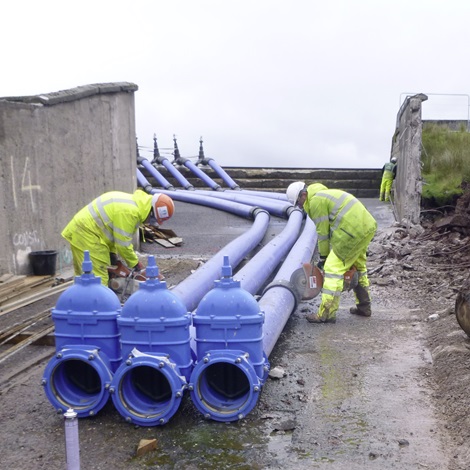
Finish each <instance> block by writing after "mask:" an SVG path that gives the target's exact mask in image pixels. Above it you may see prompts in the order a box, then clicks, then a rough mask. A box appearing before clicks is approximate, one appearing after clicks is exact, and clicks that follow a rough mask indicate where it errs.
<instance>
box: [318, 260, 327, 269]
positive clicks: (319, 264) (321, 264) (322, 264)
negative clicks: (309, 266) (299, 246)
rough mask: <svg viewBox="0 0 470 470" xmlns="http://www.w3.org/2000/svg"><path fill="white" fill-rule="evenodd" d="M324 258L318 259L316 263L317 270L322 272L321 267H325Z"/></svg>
mask: <svg viewBox="0 0 470 470" xmlns="http://www.w3.org/2000/svg"><path fill="white" fill-rule="evenodd" d="M325 261H326V258H320V261H318V263H317V268H318V269H321V270H323V266H325Z"/></svg>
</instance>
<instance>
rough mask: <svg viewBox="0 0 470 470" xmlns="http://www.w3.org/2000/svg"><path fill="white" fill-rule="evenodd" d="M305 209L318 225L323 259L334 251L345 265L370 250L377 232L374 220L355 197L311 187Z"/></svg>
mask: <svg viewBox="0 0 470 470" xmlns="http://www.w3.org/2000/svg"><path fill="white" fill-rule="evenodd" d="M303 208H304V210H305V212H307V214H308V215H309V217H310V218H311V219H312V220H313V222H315V225H316V228H317V234H318V250H319V252H320V256H321V257H326V256H328V253H329V252H330V249H332V250H333V251H334V253H335V254H336V256H338V258H340V259H341V260H343V261H345V260H346V259H349V258H351V257H353V256H355V255H356V254H357V253H359V252H360V251H361V250H364V249H366V248H367V245H368V244H369V242H370V240H371V239H372V237H373V235H374V234H375V232H376V230H377V222H376V221H375V219H374V217H372V215H371V214H370V213H369V211H368V210H367V209H366V208H365V207H364V205H363V204H362V203H361V202H360V201H358V200H357V199H356V198H355V197H354V196H353V195H352V194H349V193H347V192H345V191H342V190H340V189H328V188H327V187H326V186H324V185H323V184H320V183H314V184H311V185H309V186H308V188H307V199H306V201H305V203H304V207H303Z"/></svg>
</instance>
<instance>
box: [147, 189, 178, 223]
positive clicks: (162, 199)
mask: <svg viewBox="0 0 470 470" xmlns="http://www.w3.org/2000/svg"><path fill="white" fill-rule="evenodd" d="M152 210H153V215H154V217H155V218H156V219H157V223H158V225H161V224H162V223H163V222H165V220H168V219H169V218H170V217H171V216H172V215H173V213H174V212H175V204H174V202H173V199H171V197H169V196H167V195H166V194H161V193H156V194H154V195H153V196H152Z"/></svg>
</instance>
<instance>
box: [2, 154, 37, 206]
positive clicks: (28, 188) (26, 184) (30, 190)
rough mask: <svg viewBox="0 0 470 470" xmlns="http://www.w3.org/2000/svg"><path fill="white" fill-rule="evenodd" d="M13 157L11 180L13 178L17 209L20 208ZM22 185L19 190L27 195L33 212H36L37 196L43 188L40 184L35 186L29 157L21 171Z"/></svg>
mask: <svg viewBox="0 0 470 470" xmlns="http://www.w3.org/2000/svg"><path fill="white" fill-rule="evenodd" d="M13 163H14V162H13V155H11V156H10V165H11V178H12V181H11V182H12V185H11V187H12V191H13V203H14V204H15V209H16V208H18V194H17V185H16V178H15V166H14V165H13ZM20 181H21V184H20V186H19V189H20V191H21V192H22V193H26V194H27V195H28V197H29V199H30V201H31V208H32V210H33V212H36V202H35V197H34V196H35V194H36V192H37V191H41V186H40V185H39V184H33V178H32V177H31V163H30V159H29V157H26V158H25V161H24V166H23V169H22V171H21V177H20Z"/></svg>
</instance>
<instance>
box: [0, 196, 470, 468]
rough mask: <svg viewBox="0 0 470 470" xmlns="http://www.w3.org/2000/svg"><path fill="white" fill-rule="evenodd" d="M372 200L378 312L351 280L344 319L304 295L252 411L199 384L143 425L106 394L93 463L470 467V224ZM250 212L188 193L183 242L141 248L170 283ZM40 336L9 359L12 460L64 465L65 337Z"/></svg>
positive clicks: (2, 445)
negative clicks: (49, 384)
mask: <svg viewBox="0 0 470 470" xmlns="http://www.w3.org/2000/svg"><path fill="white" fill-rule="evenodd" d="M364 202H365V203H366V204H367V205H368V206H369V207H370V209H371V211H372V213H373V214H374V215H375V216H376V218H377V220H378V222H379V231H378V233H377V236H376V237H375V239H374V241H373V242H372V244H371V246H370V253H369V270H370V280H371V284H372V285H371V294H372V299H373V315H372V317H370V318H363V317H357V316H353V315H350V314H349V307H351V306H352V305H353V304H354V299H353V295H352V293H351V292H349V293H348V292H346V293H343V295H342V299H341V306H340V310H339V312H338V315H337V323H336V324H324V325H312V324H309V323H307V321H306V320H305V318H304V317H305V314H306V313H307V312H310V311H313V310H315V309H316V307H317V306H318V303H319V298H316V299H313V300H310V301H304V302H302V303H300V304H299V306H298V308H297V310H296V311H295V312H294V313H293V314H292V315H291V317H290V319H289V320H288V322H287V324H286V326H285V328H284V329H283V331H282V333H281V335H280V337H279V340H278V342H277V344H276V346H275V348H274V350H273V352H272V353H271V355H270V357H269V361H270V364H271V369H272V370H275V371H277V372H278V374H277V378H268V380H267V382H266V384H265V385H264V387H263V390H262V392H261V394H260V398H259V401H258V404H257V405H256V406H255V408H254V409H253V411H252V412H251V413H250V414H249V415H248V416H247V417H246V418H245V419H243V420H241V421H237V422H233V423H220V422H215V421H206V420H204V418H203V416H202V415H201V414H200V413H199V412H198V411H197V410H196V409H195V407H194V406H193V404H192V402H191V399H190V397H189V395H187V396H185V398H184V400H183V402H182V406H181V407H180V409H179V410H178V411H177V413H176V414H175V415H174V417H173V418H172V419H171V420H170V422H169V423H168V424H166V425H164V426H157V427H139V426H135V425H132V424H129V423H127V422H125V421H124V419H123V418H122V417H121V416H120V415H119V413H118V412H117V411H116V409H115V408H114V407H113V404H112V402H111V401H110V402H108V404H107V405H106V406H105V407H104V408H103V409H102V410H101V412H100V413H99V414H98V415H97V416H95V417H93V418H86V419H81V420H79V437H80V457H81V468H82V469H83V470H85V469H93V470H98V469H103V470H104V469H106V470H108V469H131V470H132V469H176V468H178V469H194V470H195V469H214V470H215V469H217V470H219V469H284V468H289V469H312V468H318V469H344V470H351V469H353V470H354V469H380V470H388V469H400V470H402V469H433V470H442V469H449V470H463V469H468V468H470V447H469V446H468V442H469V439H470V398H469V393H468V389H469V383H470V340H469V338H468V337H467V335H466V334H465V333H464V332H463V330H462V329H461V328H460V327H459V325H458V323H457V321H456V318H455V315H454V304H455V299H456V295H457V292H458V290H459V288H460V287H461V285H462V284H463V282H464V280H465V279H466V278H467V277H468V274H469V268H470V243H469V241H470V240H469V237H468V234H467V233H466V232H465V230H458V229H457V230H456V229H455V227H453V226H452V225H451V224H450V225H447V226H445V225H444V226H442V227H441V228H439V229H437V228H436V227H435V226H434V225H433V223H434V221H431V222H429V223H424V224H423V227H420V226H415V227H412V226H403V225H401V224H397V223H394V222H393V218H392V216H391V211H390V207H389V206H388V205H386V204H385V203H379V202H378V201H373V200H365V201H364ZM250 223H251V222H250V221H246V220H244V219H241V218H239V217H236V216H232V215H229V214H226V213H223V212H220V211H216V210H213V209H209V208H204V207H199V206H193V205H190V204H184V203H178V204H177V211H176V214H175V216H174V217H173V219H172V220H171V221H170V222H169V223H168V224H167V225H168V228H169V229H172V230H173V231H174V232H175V233H176V234H177V236H178V237H180V238H182V244H181V245H180V246H176V247H174V248H163V247H162V246H160V245H158V244H155V243H146V244H144V245H143V246H142V247H141V251H140V254H141V258H142V260H144V261H145V258H146V257H147V256H148V255H149V254H155V256H156V259H157V264H158V266H159V268H160V272H161V273H162V274H163V275H164V276H165V278H166V282H167V285H168V287H170V288H171V286H173V285H176V284H178V283H179V282H181V281H182V280H183V279H184V278H186V277H187V276H188V275H189V274H190V273H191V272H193V271H194V270H195V269H197V267H198V266H199V265H200V263H203V262H204V261H205V260H207V259H209V258H210V257H211V256H212V255H214V254H215V253H217V252H218V251H219V250H220V249H221V248H222V247H223V246H224V245H225V244H226V243H228V242H229V241H230V240H232V239H233V238H235V237H236V236H238V235H240V234H241V233H243V232H244V231H245V230H246V229H247V228H248V227H249V225H250ZM284 223H285V221H282V220H278V219H275V218H274V219H273V220H272V222H271V225H270V231H269V233H268V234H267V235H266V237H265V240H264V242H265V243H267V242H269V241H270V240H271V239H272V238H273V237H274V236H275V235H276V234H277V233H279V231H280V230H281V229H282V227H283V225H284ZM58 274H59V277H60V275H61V273H58ZM64 277H65V276H64ZM235 278H236V275H235ZM46 289H52V287H43V290H46ZM59 295H60V293H55V294H54V295H50V296H48V297H46V298H44V299H42V300H38V301H36V302H34V303H31V304H29V305H27V306H25V307H21V308H17V309H16V310H14V311H12V312H10V313H8V314H3V311H4V309H3V310H2V311H0V328H1V329H2V330H4V329H6V328H8V327H9V326H8V325H10V326H11V324H12V323H18V322H21V321H24V320H25V319H26V318H30V317H32V316H33V315H37V314H39V313H40V312H42V311H45V310H47V309H50V308H51V307H53V306H54V303H55V301H56V299H57V297H58V296H59ZM2 308H3V307H2ZM7 318H8V320H7ZM47 321H48V320H47V319H43V320H38V323H37V325H35V327H36V328H38V329H39V328H42V327H44V326H45V325H47ZM49 321H50V320H49ZM50 324H51V323H49V325H50ZM41 344H42V345H37V344H36V345H32V344H31V345H28V346H26V347H24V348H22V349H20V350H18V351H17V352H16V353H14V354H12V355H10V356H9V357H7V358H4V360H2V361H1V362H0V403H1V406H0V423H1V426H0V455H1V459H0V468H5V469H22V470H37V469H48V470H55V469H61V470H62V469H64V468H66V457H65V440H64V419H63V416H62V415H61V414H57V413H56V412H55V411H54V409H53V407H52V405H51V404H50V403H49V401H48V400H47V398H46V395H45V393H44V390H43V388H42V386H41V379H42V376H43V373H44V368H45V366H46V364H47V361H48V360H49V358H50V357H51V356H52V354H53V353H54V351H55V348H54V346H53V345H52V344H50V345H48V344H47V342H43V343H41ZM10 347H11V344H3V345H2V346H1V348H2V349H0V354H4V355H5V351H7V350H8V348H10ZM142 439H156V449H155V450H152V451H150V452H148V453H146V454H145V455H142V456H139V457H137V456H136V449H137V447H138V445H139V442H140V441H141V440H142Z"/></svg>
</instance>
